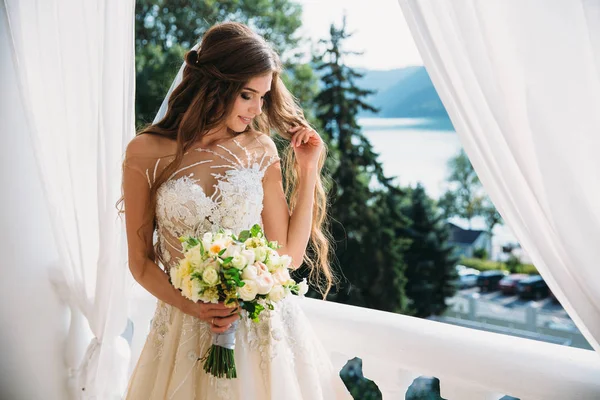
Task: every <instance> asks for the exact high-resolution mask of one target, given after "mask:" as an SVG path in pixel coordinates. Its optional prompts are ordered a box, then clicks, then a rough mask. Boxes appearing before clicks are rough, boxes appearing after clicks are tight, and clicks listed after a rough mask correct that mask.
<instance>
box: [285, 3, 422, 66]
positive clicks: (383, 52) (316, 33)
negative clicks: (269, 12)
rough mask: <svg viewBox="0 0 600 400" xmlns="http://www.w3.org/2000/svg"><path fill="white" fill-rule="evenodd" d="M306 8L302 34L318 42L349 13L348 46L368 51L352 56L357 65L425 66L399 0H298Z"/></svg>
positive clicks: (349, 59) (352, 60)
mask: <svg viewBox="0 0 600 400" xmlns="http://www.w3.org/2000/svg"><path fill="white" fill-rule="evenodd" d="M295 1H296V2H298V3H300V4H301V5H302V7H303V17H302V21H303V26H302V28H301V30H300V32H301V34H302V35H304V36H307V37H311V38H313V40H314V41H315V42H316V41H317V40H318V39H320V38H326V37H327V36H328V35H329V26H330V25H331V23H332V22H333V23H334V24H336V25H338V26H339V25H340V24H341V22H342V15H343V12H344V11H345V12H346V23H347V28H348V30H349V31H350V32H355V33H354V35H353V36H352V37H351V38H350V39H348V41H347V49H348V50H353V51H364V54H363V55H362V56H359V57H353V58H348V59H347V63H348V64H349V65H351V66H353V67H361V68H367V69H376V70H387V69H394V68H402V67H406V66H410V65H423V61H422V60H421V56H420V55H419V52H418V50H417V47H416V46H415V43H414V41H413V39H412V36H411V33H410V30H409V29H408V25H407V24H406V22H405V20H404V16H403V15H402V11H401V9H400V6H399V5H398V1H397V0H295Z"/></svg>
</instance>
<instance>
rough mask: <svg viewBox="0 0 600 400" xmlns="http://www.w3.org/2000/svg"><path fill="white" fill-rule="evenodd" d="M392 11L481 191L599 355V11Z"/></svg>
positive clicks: (560, 1)
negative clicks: (399, 14)
mask: <svg viewBox="0 0 600 400" xmlns="http://www.w3.org/2000/svg"><path fill="white" fill-rule="evenodd" d="M399 3H400V6H401V8H402V11H403V13H404V16H405V18H406V21H407V22H408V25H409V27H410V29H411V32H412V34H413V37H414V39H415V42H416V44H417V47H418V48H419V51H420V53H421V56H422V57H423V61H424V64H425V67H426V68H427V71H428V72H429V74H430V75H431V79H432V81H433V83H434V85H435V88H436V89H437V91H438V93H439V95H440V97H441V99H442V101H443V103H444V105H445V107H446V109H447V110H448V113H449V115H450V117H451V119H452V122H453V124H454V127H455V128H456V131H457V132H458V135H459V137H460V139H461V142H462V144H463V146H464V148H465V151H466V152H467V154H468V156H469V158H470V159H471V162H472V163H473V166H474V168H475V170H476V172H477V174H478V175H479V177H480V179H481V181H482V183H483V186H484V187H485V189H486V191H487V192H488V194H489V195H490V198H491V199H492V200H493V202H494V204H495V205H496V207H497V208H498V210H499V212H500V214H501V215H502V216H503V218H504V219H505V221H506V223H507V224H508V225H509V226H510V228H511V229H512V230H513V231H514V233H515V235H516V237H517V238H518V240H519V242H520V243H521V244H522V245H523V247H524V248H525V250H526V251H527V252H528V253H529V254H530V255H531V258H532V260H533V262H534V264H535V266H536V267H537V268H538V270H539V271H540V273H541V275H542V276H543V278H544V279H545V280H546V282H547V283H548V285H549V286H550V289H551V290H552V291H553V292H554V293H555V294H556V296H557V298H558V299H559V300H560V302H561V303H562V304H563V306H564V307H565V309H566V310H567V312H568V313H569V315H570V316H571V317H572V318H573V320H574V321H575V323H576V324H577V326H578V327H579V329H580V330H581V331H582V333H583V334H584V335H585V337H586V338H587V340H588V341H589V342H590V344H591V345H592V346H593V348H594V349H595V350H596V351H597V352H600V345H599V342H600V268H599V264H600V2H599V1H597V0H591V1H586V0H452V1H437V0H399Z"/></svg>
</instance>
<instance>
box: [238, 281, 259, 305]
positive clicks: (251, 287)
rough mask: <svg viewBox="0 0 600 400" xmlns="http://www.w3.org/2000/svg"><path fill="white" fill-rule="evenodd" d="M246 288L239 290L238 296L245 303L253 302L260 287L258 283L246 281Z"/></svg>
mask: <svg viewBox="0 0 600 400" xmlns="http://www.w3.org/2000/svg"><path fill="white" fill-rule="evenodd" d="M242 282H244V286H242V287H240V288H238V295H239V296H240V298H241V299H242V300H244V301H252V300H254V299H255V298H256V294H257V293H258V287H257V285H256V283H255V282H254V281H252V280H246V279H244V280H243V281H242Z"/></svg>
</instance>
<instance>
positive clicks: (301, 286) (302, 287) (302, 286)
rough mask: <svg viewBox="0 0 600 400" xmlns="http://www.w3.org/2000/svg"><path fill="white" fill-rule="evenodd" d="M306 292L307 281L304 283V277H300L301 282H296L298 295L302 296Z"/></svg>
mask: <svg viewBox="0 0 600 400" xmlns="http://www.w3.org/2000/svg"><path fill="white" fill-rule="evenodd" d="M306 292H308V283H306V278H304V279H302V282H300V283H299V284H298V295H300V296H304V295H305V294H306Z"/></svg>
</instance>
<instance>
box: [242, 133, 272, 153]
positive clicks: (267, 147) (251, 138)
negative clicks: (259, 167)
mask: <svg viewBox="0 0 600 400" xmlns="http://www.w3.org/2000/svg"><path fill="white" fill-rule="evenodd" d="M241 135H243V137H242V142H243V143H242V145H244V143H245V147H250V148H254V149H256V150H263V151H264V152H265V153H269V154H277V146H276V145H275V141H274V140H273V138H272V137H271V136H270V135H269V134H268V133H264V132H260V131H256V130H253V129H251V130H249V131H247V132H244V133H243V134H241Z"/></svg>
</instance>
